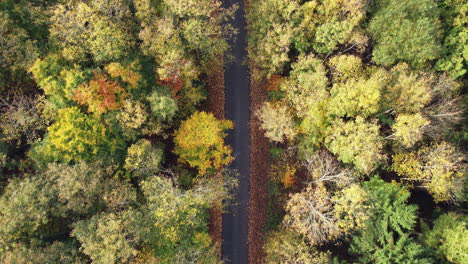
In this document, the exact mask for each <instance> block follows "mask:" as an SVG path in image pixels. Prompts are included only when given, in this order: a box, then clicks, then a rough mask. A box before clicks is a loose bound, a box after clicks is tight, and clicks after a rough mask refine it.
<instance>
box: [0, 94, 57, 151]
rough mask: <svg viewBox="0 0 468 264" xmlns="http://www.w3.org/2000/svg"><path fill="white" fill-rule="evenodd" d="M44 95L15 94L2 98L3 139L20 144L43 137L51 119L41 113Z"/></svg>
mask: <svg viewBox="0 0 468 264" xmlns="http://www.w3.org/2000/svg"><path fill="white" fill-rule="evenodd" d="M43 100H44V98H43V97H36V98H33V97H27V96H15V97H13V98H11V99H7V100H1V99H0V105H3V107H4V110H3V111H2V113H0V130H1V131H2V139H1V140H4V141H7V142H10V143H16V144H17V145H18V146H20V145H21V144H22V143H26V144H31V143H33V142H34V141H35V140H38V139H40V138H41V137H42V133H43V132H44V131H45V130H46V128H47V125H48V124H49V120H47V119H46V118H44V117H43V116H42V115H41V112H42V108H43Z"/></svg>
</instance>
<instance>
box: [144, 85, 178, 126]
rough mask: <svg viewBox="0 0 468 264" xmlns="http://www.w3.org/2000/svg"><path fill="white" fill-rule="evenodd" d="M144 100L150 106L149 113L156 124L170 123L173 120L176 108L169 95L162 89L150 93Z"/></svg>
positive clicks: (174, 101)
mask: <svg viewBox="0 0 468 264" xmlns="http://www.w3.org/2000/svg"><path fill="white" fill-rule="evenodd" d="M146 100H147V101H148V102H149V104H150V108H151V112H152V114H153V115H154V117H155V118H156V120H157V121H158V122H163V121H166V122H171V121H172V119H173V118H174V116H175V114H176V112H177V109H178V106H177V102H176V100H174V99H173V98H172V96H171V94H170V93H169V92H168V91H167V90H164V89H161V90H156V91H154V92H153V93H151V94H150V95H149V96H148V97H147V98H146Z"/></svg>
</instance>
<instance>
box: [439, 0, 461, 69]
mask: <svg viewBox="0 0 468 264" xmlns="http://www.w3.org/2000/svg"><path fill="white" fill-rule="evenodd" d="M439 4H440V5H441V7H442V9H443V11H444V12H442V13H443V23H444V26H445V28H446V31H445V32H446V34H445V36H444V37H445V38H444V41H443V45H442V47H443V52H442V55H443V56H442V58H440V59H439V60H438V61H437V63H436V65H435V69H436V70H439V71H446V72H449V74H450V76H452V77H453V78H462V77H464V76H465V75H466V72H467V66H468V56H467V55H466V48H467V46H466V43H467V42H468V16H467V15H466V12H468V4H467V3H465V2H463V1H457V0H446V1H441V2H439Z"/></svg>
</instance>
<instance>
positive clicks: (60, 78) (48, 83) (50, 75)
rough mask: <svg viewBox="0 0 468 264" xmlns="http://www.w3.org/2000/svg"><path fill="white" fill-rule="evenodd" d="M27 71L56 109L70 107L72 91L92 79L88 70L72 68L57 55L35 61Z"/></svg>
mask: <svg viewBox="0 0 468 264" xmlns="http://www.w3.org/2000/svg"><path fill="white" fill-rule="evenodd" d="M29 70H30V72H31V73H32V75H33V77H34V80H35V81H36V83H37V84H38V85H39V87H40V88H41V89H42V90H44V93H45V94H46V95H47V100H48V101H49V102H51V103H52V104H53V105H54V106H55V107H57V108H64V107H68V106H71V102H72V98H73V91H74V90H75V89H76V88H77V87H78V86H79V85H81V84H84V83H86V82H88V80H89V79H91V77H92V74H91V72H90V70H89V69H86V70H83V69H81V68H80V67H79V66H74V67H72V66H71V65H70V64H69V63H68V62H67V61H65V60H64V59H63V58H62V57H61V56H59V55H57V54H49V55H48V56H46V57H45V58H42V59H37V60H36V61H35V63H34V64H33V65H32V67H31V68H30V69H29Z"/></svg>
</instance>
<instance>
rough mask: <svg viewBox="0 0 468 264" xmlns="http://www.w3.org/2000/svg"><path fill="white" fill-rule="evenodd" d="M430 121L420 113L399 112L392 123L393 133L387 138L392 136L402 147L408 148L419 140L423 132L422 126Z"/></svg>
mask: <svg viewBox="0 0 468 264" xmlns="http://www.w3.org/2000/svg"><path fill="white" fill-rule="evenodd" d="M429 124H430V122H429V121H428V120H427V119H425V118H424V117H423V116H422V115H421V114H419V113H417V114H412V115H411V114H409V115H408V114H400V115H398V116H397V118H396V120H395V123H394V124H393V125H392V131H393V134H392V135H390V136H389V137H387V138H393V139H395V140H396V141H398V142H399V143H400V144H401V145H403V147H405V148H410V147H412V146H413V145H414V144H416V143H417V142H418V141H420V140H421V139H422V137H423V134H424V128H425V127H426V126H428V125H429Z"/></svg>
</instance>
